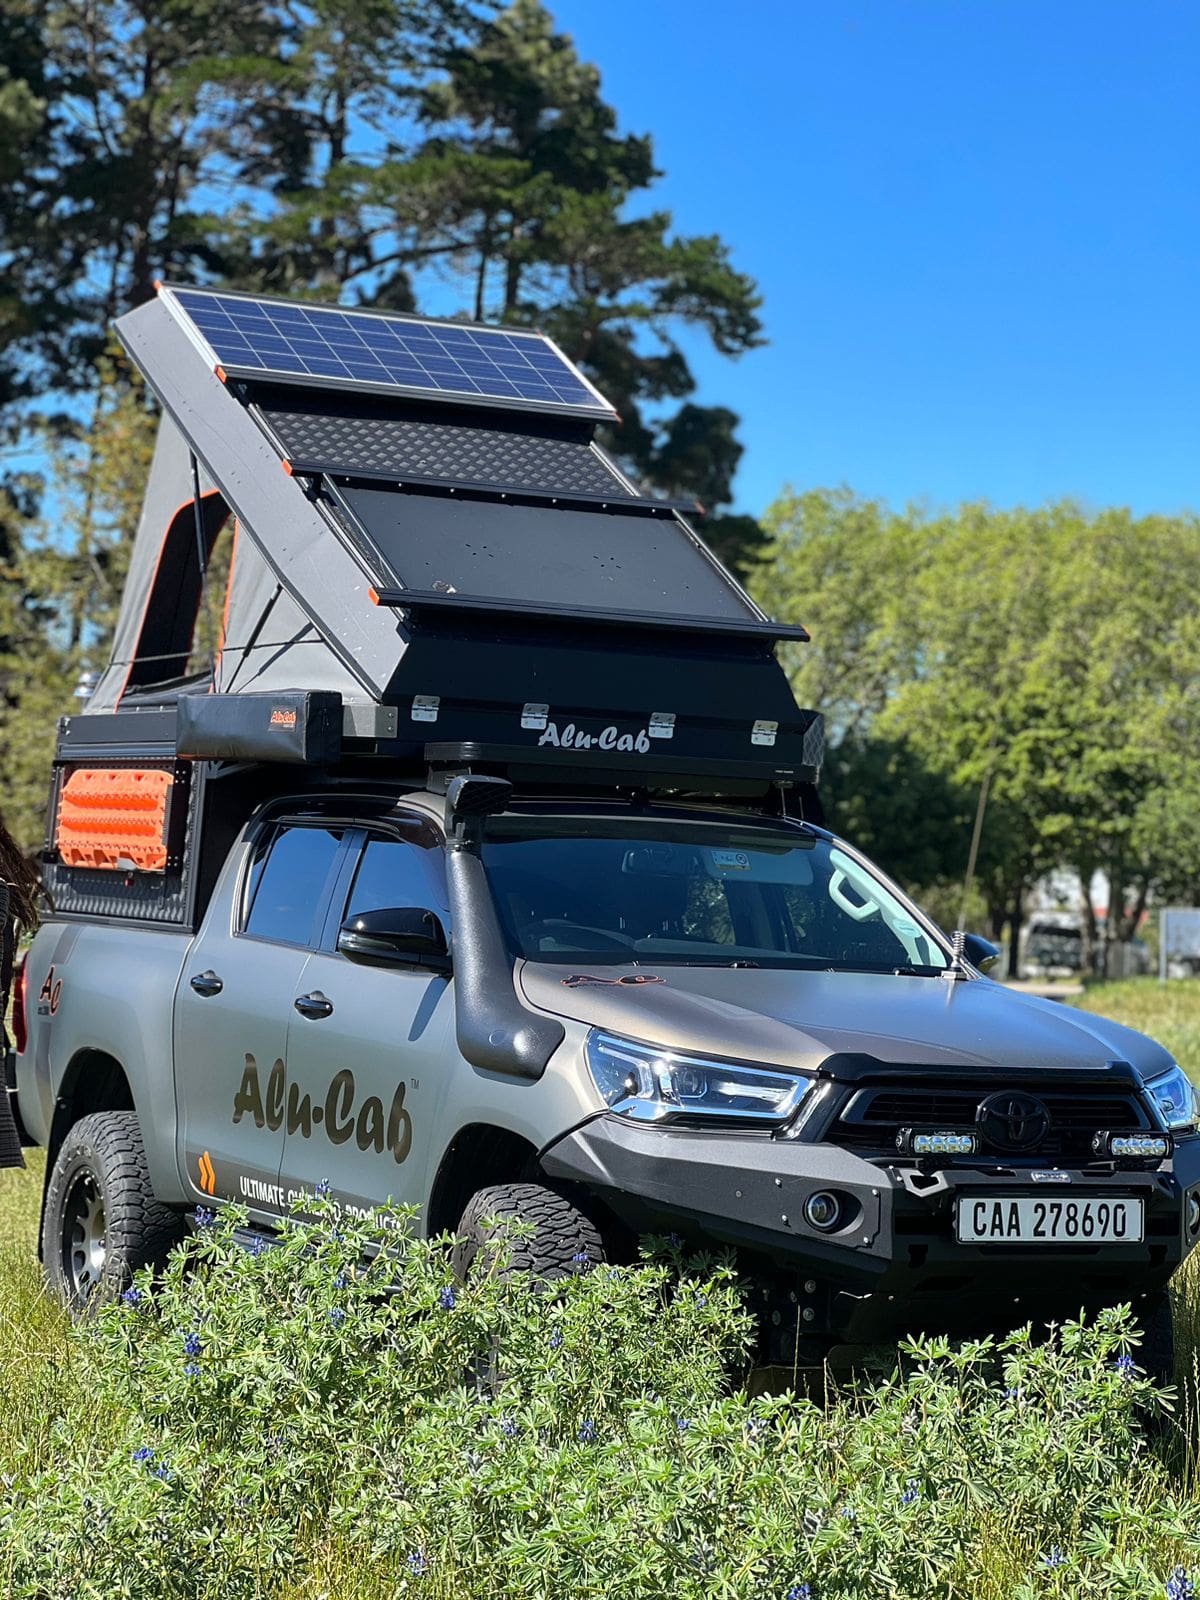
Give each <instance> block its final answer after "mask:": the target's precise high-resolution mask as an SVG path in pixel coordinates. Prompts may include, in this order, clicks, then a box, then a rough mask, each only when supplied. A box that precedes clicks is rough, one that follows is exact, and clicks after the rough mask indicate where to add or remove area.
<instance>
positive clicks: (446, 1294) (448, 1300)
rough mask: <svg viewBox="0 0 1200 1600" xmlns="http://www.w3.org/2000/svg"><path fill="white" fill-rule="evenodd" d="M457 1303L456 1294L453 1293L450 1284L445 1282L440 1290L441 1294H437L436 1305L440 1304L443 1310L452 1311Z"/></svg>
mask: <svg viewBox="0 0 1200 1600" xmlns="http://www.w3.org/2000/svg"><path fill="white" fill-rule="evenodd" d="M457 1304H458V1296H457V1295H456V1294H455V1292H454V1290H453V1288H452V1287H451V1285H450V1284H447V1285H446V1287H445V1288H444V1289H443V1290H442V1292H441V1294H439V1295H438V1305H439V1306H441V1308H442V1310H443V1311H453V1310H454V1307H455V1306H456V1305H457Z"/></svg>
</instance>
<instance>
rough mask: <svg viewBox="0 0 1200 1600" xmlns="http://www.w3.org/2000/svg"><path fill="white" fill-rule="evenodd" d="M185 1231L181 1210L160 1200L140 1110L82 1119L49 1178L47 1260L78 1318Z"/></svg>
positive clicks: (50, 1275)
mask: <svg viewBox="0 0 1200 1600" xmlns="http://www.w3.org/2000/svg"><path fill="white" fill-rule="evenodd" d="M183 1234H184V1223H183V1219H182V1217H181V1216H180V1215H179V1213H178V1212H175V1211H172V1210H171V1209H170V1207H169V1206H165V1205H162V1204H161V1203H160V1202H159V1201H158V1200H156V1199H155V1198H154V1191H153V1189H152V1188H151V1185H150V1172H149V1169H148V1167H147V1165H146V1150H145V1146H144V1145H143V1144H142V1133H141V1129H140V1128H139V1127H138V1119H137V1115H136V1113H135V1112H133V1111H98V1112H96V1113H94V1114H93V1115H92V1116H87V1117H81V1118H80V1120H79V1121H78V1122H77V1123H76V1124H75V1125H74V1127H73V1128H71V1130H70V1132H69V1133H68V1134H67V1136H66V1138H65V1139H64V1140H63V1142H62V1146H61V1148H60V1149H59V1152H58V1156H57V1158H56V1159H55V1162H54V1166H53V1168H52V1170H51V1173H50V1177H49V1179H48V1181H47V1184H46V1204H45V1214H44V1217H43V1220H42V1261H43V1263H44V1265H45V1269H46V1277H47V1279H48V1281H49V1283H50V1287H51V1288H52V1289H53V1290H54V1292H55V1293H56V1294H57V1295H58V1296H59V1298H60V1299H62V1300H63V1301H64V1302H65V1303H66V1304H67V1306H68V1307H69V1308H70V1310H71V1311H72V1313H73V1314H74V1315H76V1316H81V1315H83V1314H84V1313H85V1312H87V1311H88V1310H91V1309H94V1308H95V1307H96V1306H97V1305H99V1304H101V1303H102V1302H103V1301H105V1300H111V1299H112V1298H113V1297H114V1296H115V1295H117V1294H119V1293H120V1292H121V1291H122V1290H123V1289H125V1288H126V1287H127V1286H128V1284H129V1281H130V1279H131V1277H132V1276H133V1274H134V1272H135V1271H136V1270H137V1269H138V1268H139V1267H145V1266H154V1267H159V1266H161V1265H162V1264H163V1262H164V1261H165V1260H166V1257H167V1254H168V1252H169V1251H170V1249H171V1246H172V1245H173V1244H176V1243H177V1242H178V1241H179V1240H180V1239H181V1238H182V1237H183Z"/></svg>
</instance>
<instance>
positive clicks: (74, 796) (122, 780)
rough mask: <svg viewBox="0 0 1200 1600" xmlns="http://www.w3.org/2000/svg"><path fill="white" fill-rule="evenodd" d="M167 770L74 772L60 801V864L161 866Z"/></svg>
mask: <svg viewBox="0 0 1200 1600" xmlns="http://www.w3.org/2000/svg"><path fill="white" fill-rule="evenodd" d="M174 782H175V778H174V776H173V774H172V773H170V772H161V771H153V770H141V769H131V768H124V769H122V770H113V769H110V768H97V767H87V768H83V769H81V770H80V771H78V772H73V773H72V774H71V776H70V777H69V778H68V779H67V781H66V784H65V785H64V787H63V791H62V796H61V798H60V800H59V803H58V826H57V828H56V830H55V835H54V843H55V846H56V848H57V850H58V853H59V855H60V856H61V857H62V859H63V863H64V865H66V866H68V867H98V868H100V869H101V870H103V869H108V870H110V871H120V870H122V869H128V868H129V867H130V866H132V867H134V868H135V869H136V870H138V871H140V872H164V871H165V870H166V865H167V812H168V807H169V804H170V799H171V789H172V786H173V784H174Z"/></svg>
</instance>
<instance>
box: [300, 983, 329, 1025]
mask: <svg viewBox="0 0 1200 1600" xmlns="http://www.w3.org/2000/svg"><path fill="white" fill-rule="evenodd" d="M292 1003H293V1005H294V1006H295V1007H296V1010H297V1011H298V1012H299V1013H300V1015H301V1016H302V1017H309V1018H311V1019H312V1021H314V1022H316V1021H319V1020H320V1018H321V1017H328V1016H332V1015H333V1001H332V1000H330V999H328V998H327V997H326V996H325V995H323V994H322V993H321V991H320V989H314V990H313V992H312V993H311V994H302V995H300V996H298V998H297V999H296V1000H294V1001H293V1002H292Z"/></svg>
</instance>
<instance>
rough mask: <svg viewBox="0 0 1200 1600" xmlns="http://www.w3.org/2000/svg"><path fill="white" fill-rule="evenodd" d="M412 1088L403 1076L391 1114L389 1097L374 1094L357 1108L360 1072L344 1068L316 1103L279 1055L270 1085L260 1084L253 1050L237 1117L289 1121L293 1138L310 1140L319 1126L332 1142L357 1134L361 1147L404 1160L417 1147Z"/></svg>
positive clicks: (268, 1123)
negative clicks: (408, 1101)
mask: <svg viewBox="0 0 1200 1600" xmlns="http://www.w3.org/2000/svg"><path fill="white" fill-rule="evenodd" d="M412 1087H413V1088H414V1089H415V1088H416V1087H417V1085H416V1084H415V1083H414V1084H413V1085H412ZM407 1088H408V1085H407V1084H405V1082H404V1081H403V1080H401V1082H400V1083H398V1084H397V1085H396V1091H395V1093H394V1094H393V1095H392V1103H391V1106H390V1107H389V1109H388V1110H387V1112H386V1113H385V1111H384V1108H383V1101H382V1100H381V1099H380V1098H379V1096H378V1095H373V1094H372V1095H368V1096H367V1098H366V1099H365V1100H364V1101H363V1102H362V1104H361V1105H359V1106H357V1109H356V1086H355V1082H354V1074H353V1073H352V1072H351V1071H350V1069H349V1068H348V1067H343V1068H342V1070H341V1071H340V1072H335V1073H334V1075H333V1077H332V1078H331V1079H330V1082H329V1088H328V1089H327V1090H326V1091H325V1098H324V1100H323V1101H318V1102H317V1103H316V1104H314V1103H313V1100H312V1097H311V1096H310V1095H308V1094H305V1093H304V1092H303V1091H302V1090H301V1089H300V1087H299V1085H297V1084H295V1083H291V1084H289V1083H288V1081H287V1068H286V1067H285V1066H284V1063H283V1062H282V1061H281V1060H279V1058H278V1057H277V1058H276V1060H275V1061H274V1063H273V1064H272V1066H271V1070H270V1071H269V1072H268V1074H267V1081H266V1087H265V1090H264V1089H263V1088H262V1087H261V1086H260V1084H259V1074H258V1062H257V1061H256V1060H255V1059H254V1057H253V1056H252V1055H251V1054H250V1053H249V1052H248V1051H247V1053H246V1065H245V1069H244V1071H243V1072H242V1081H241V1084H240V1085H239V1087H238V1091H237V1093H236V1094H235V1095H234V1097H233V1120H234V1123H235V1124H237V1123H239V1122H240V1121H241V1120H242V1118H243V1117H245V1116H250V1117H253V1119H254V1126H255V1127H256V1128H270V1129H271V1130H272V1132H278V1131H279V1129H280V1128H282V1127H283V1126H284V1125H285V1123H286V1126H287V1133H288V1137H289V1138H295V1137H296V1136H297V1135H298V1136H299V1137H300V1138H302V1139H310V1138H311V1137H312V1132H313V1129H314V1128H323V1129H324V1131H325V1137H326V1138H327V1139H328V1140H329V1142H330V1143H331V1144H335V1145H341V1144H345V1143H347V1141H348V1140H349V1139H351V1138H353V1139H354V1142H355V1143H356V1144H357V1146H358V1148H359V1149H360V1150H362V1151H364V1152H365V1151H367V1150H374V1151H375V1152H376V1153H377V1154H379V1155H383V1153H384V1152H385V1151H390V1152H391V1155H392V1158H393V1160H395V1161H397V1162H400V1161H404V1160H405V1159H406V1158H407V1156H408V1153H409V1151H410V1150H411V1149H412V1136H413V1128H412V1117H411V1116H410V1114H409V1112H408V1109H407V1107H406V1106H405V1104H404V1098H405V1093H406V1091H407Z"/></svg>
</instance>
